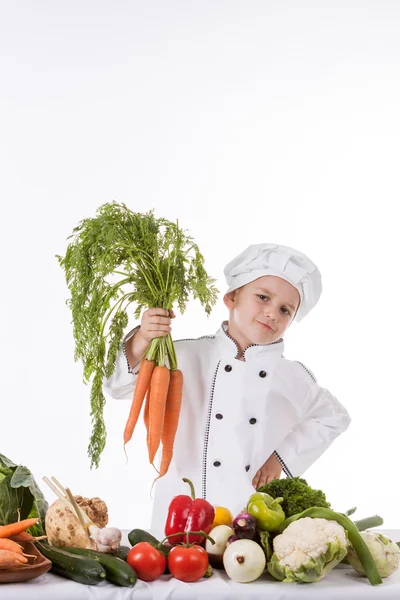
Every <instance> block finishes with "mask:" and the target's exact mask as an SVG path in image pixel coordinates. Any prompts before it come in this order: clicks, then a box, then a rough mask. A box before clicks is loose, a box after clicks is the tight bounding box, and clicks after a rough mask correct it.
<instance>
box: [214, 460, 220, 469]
mask: <svg viewBox="0 0 400 600" xmlns="http://www.w3.org/2000/svg"><path fill="white" fill-rule="evenodd" d="M213 465H214V467H220V466H221V463H220V462H219V460H216V461H215V462H213Z"/></svg>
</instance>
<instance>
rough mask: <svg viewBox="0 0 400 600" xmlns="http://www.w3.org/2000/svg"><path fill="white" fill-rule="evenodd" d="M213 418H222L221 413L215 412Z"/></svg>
mask: <svg viewBox="0 0 400 600" xmlns="http://www.w3.org/2000/svg"><path fill="white" fill-rule="evenodd" d="M215 418H216V419H222V418H223V415H221V413H217V414H216V415H215Z"/></svg>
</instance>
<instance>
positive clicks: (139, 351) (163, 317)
mask: <svg viewBox="0 0 400 600" xmlns="http://www.w3.org/2000/svg"><path fill="white" fill-rule="evenodd" d="M174 318H175V313H174V311H173V310H172V309H171V310H170V311H168V310H166V309H164V308H149V309H148V310H145V311H144V313H143V314H142V320H141V322H140V329H139V331H138V332H137V333H136V335H134V336H133V337H132V338H131V339H130V340H128V341H127V343H126V345H125V350H126V355H127V357H128V360H129V364H130V365H131V367H132V368H134V367H135V366H136V365H137V364H138V363H139V362H140V361H141V360H142V358H143V356H144V355H145V353H146V350H147V348H148V347H149V345H150V342H151V341H152V340H154V338H159V337H165V336H166V335H168V334H169V333H171V319H174Z"/></svg>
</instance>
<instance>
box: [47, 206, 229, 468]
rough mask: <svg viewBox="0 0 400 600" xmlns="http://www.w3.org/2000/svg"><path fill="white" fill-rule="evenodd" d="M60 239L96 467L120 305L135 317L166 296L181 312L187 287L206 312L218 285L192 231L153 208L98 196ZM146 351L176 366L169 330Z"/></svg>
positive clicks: (166, 303) (123, 313)
mask: <svg viewBox="0 0 400 600" xmlns="http://www.w3.org/2000/svg"><path fill="white" fill-rule="evenodd" d="M68 239H72V241H71V242H70V244H69V245H68V247H67V251H66V254H65V256H64V257H61V256H57V258H58V261H59V263H60V266H61V267H62V268H63V269H64V271H65V277H66V282H67V285H68V288H69V291H70V298H69V299H68V300H67V304H68V305H69V307H70V309H71V312H72V320H73V331H74V339H75V360H76V361H78V360H81V361H82V363H83V381H84V383H86V384H88V383H89V382H90V380H91V382H92V385H91V393H90V403H91V417H92V426H93V429H92V435H91V439H90V444H89V448H88V454H89V456H90V458H91V467H93V465H95V466H96V467H98V466H99V460H100V455H101V453H102V451H103V449H104V446H105V443H106V428H105V423H104V419H103V408H104V404H105V398H104V395H103V392H102V384H103V379H104V377H110V376H111V375H112V373H113V372H114V369H115V363H116V357H117V354H118V352H119V350H120V347H121V341H122V337H123V331H124V329H125V327H126V326H127V324H128V311H127V309H128V307H129V306H130V305H131V304H134V305H135V306H136V308H135V311H134V316H135V318H139V316H140V313H141V311H142V310H143V309H145V308H152V307H159V308H165V309H167V310H169V309H171V308H172V306H173V304H174V303H177V305H178V307H179V309H180V311H181V312H182V313H183V312H184V310H185V307H186V303H187V301H188V300H189V297H190V294H192V295H193V297H194V298H197V299H199V300H200V302H201V304H202V305H203V306H204V308H205V311H206V313H207V314H209V313H210V312H211V308H212V306H213V305H214V304H215V302H216V300H217V292H218V290H217V289H216V288H215V287H214V285H213V283H214V281H215V280H214V279H212V278H210V277H209V276H208V275H207V273H206V271H205V269H204V258H203V256H202V254H201V253H200V251H199V248H198V246H197V245H196V244H195V243H194V241H193V239H192V238H191V237H190V236H188V235H186V233H185V231H184V230H182V229H180V228H179V226H178V223H172V222H171V221H167V220H166V219H163V218H156V217H155V216H154V214H153V211H150V212H148V213H145V214H143V213H135V212H132V211H131V210H130V209H128V208H127V207H126V206H125V204H117V203H116V202H112V203H106V204H104V205H102V206H100V208H99V209H98V210H97V213H96V216H95V217H94V218H87V219H84V220H83V221H81V222H80V223H79V224H78V226H77V227H75V228H74V230H73V233H72V235H71V236H69V238H68ZM153 342H154V340H153ZM157 344H158V346H157ZM155 345H156V348H155V347H154V346H155ZM149 350H150V349H149ZM155 350H157V352H155ZM151 351H152V353H153V354H152V355H154V354H155V355H156V356H157V360H158V362H159V363H160V364H163V361H164V359H165V356H166V355H167V354H168V357H169V359H170V362H171V368H177V366H176V356H175V352H174V347H173V343H172V339H171V337H170V336H167V337H166V338H161V339H160V341H159V342H158V341H155V344H152V346H151Z"/></svg>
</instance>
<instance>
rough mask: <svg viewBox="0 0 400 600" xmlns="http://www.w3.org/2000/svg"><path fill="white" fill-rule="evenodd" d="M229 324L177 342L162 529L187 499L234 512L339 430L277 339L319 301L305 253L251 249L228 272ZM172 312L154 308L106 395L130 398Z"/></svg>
mask: <svg viewBox="0 0 400 600" xmlns="http://www.w3.org/2000/svg"><path fill="white" fill-rule="evenodd" d="M224 274H225V276H226V280H227V283H228V290H227V292H226V294H225V296H224V303H225V305H226V307H227V308H228V310H229V319H228V321H227V322H226V321H225V322H224V323H222V325H221V328H220V329H219V330H218V331H217V333H216V334H215V335H210V336H204V337H201V338H198V339H187V340H178V341H176V342H175V345H176V353H177V357H178V365H179V368H180V369H181V370H182V372H183V376H184V387H183V397H182V408H181V414H180V419H179V425H178V430H177V434H176V438H175V445H174V456H173V459H172V462H171V465H170V468H169V471H168V473H167V475H165V476H164V477H163V478H161V479H160V480H158V481H157V484H156V491H155V500H154V509H153V517H152V523H151V527H152V529H154V530H156V531H158V530H159V531H162V530H163V528H164V524H165V519H166V516H167V511H168V506H169V504H170V502H171V500H172V498H173V497H174V496H176V495H177V494H182V493H184V494H187V493H188V491H189V490H188V488H187V484H185V483H183V482H182V478H183V477H187V478H189V479H191V480H192V481H193V483H194V485H195V489H196V492H197V495H198V496H202V497H203V498H207V500H208V501H209V502H211V503H212V504H213V505H219V506H225V507H227V508H229V509H230V510H231V511H232V512H233V514H236V513H238V512H239V511H240V510H241V509H242V508H243V506H244V505H245V503H246V501H247V498H248V497H249V496H250V495H251V494H252V493H253V492H254V488H256V489H257V488H258V487H259V486H261V485H262V484H264V483H267V482H268V481H271V480H272V479H277V478H279V477H280V476H281V473H282V470H283V471H284V472H285V474H286V475H287V476H288V477H292V476H297V475H301V474H302V473H304V471H306V470H307V469H308V468H309V467H310V466H311V465H312V464H313V463H314V462H315V461H316V460H317V459H318V458H319V457H320V456H321V455H322V454H323V453H324V452H325V450H326V449H327V448H328V447H329V446H330V445H331V443H332V442H333V441H334V440H335V438H336V437H337V436H338V435H339V434H340V433H342V432H343V431H345V430H346V429H347V427H348V426H349V423H350V418H349V415H348V413H347V411H346V410H345V408H344V407H343V406H342V405H341V404H340V403H339V402H338V400H337V399H336V398H335V397H334V396H333V395H332V394H331V393H330V392H329V391H328V390H326V389H324V388H322V387H320V386H319V385H318V384H317V382H316V380H315V377H314V375H313V374H312V372H311V371H310V370H309V369H307V368H306V367H305V366H304V365H302V364H301V363H299V362H295V361H290V360H287V359H285V358H284V357H283V339H282V338H283V335H284V333H285V331H286V329H287V328H288V327H289V325H290V324H291V322H292V321H293V319H294V318H296V320H297V321H300V320H301V319H302V318H303V317H304V316H305V315H306V314H307V313H308V312H309V311H310V310H311V309H312V308H313V307H314V306H315V304H316V303H317V302H318V299H319V297H320V295H321V291H322V287H321V275H320V272H319V270H318V269H317V267H316V265H315V264H314V263H313V262H312V261H311V260H310V259H309V258H307V257H306V256H305V255H304V254H302V253H301V252H298V251H297V250H295V249H293V248H289V247H287V246H280V245H277V244H258V245H253V246H250V247H249V248H247V249H246V250H245V251H244V252H242V253H241V254H240V255H239V256H237V257H236V258H235V259H234V260H233V261H232V262H231V263H229V264H228V265H227V266H226V267H225V270H224ZM174 316H175V315H174V313H173V311H170V312H169V313H168V311H166V310H164V309H158V308H152V309H149V310H147V311H145V312H144V313H143V316H142V320H141V324H140V326H139V327H136V328H135V329H134V330H133V331H131V332H130V333H129V334H128V335H127V336H126V337H125V339H124V344H123V350H124V352H123V353H122V352H121V354H120V356H119V359H118V362H117V367H116V370H115V372H114V374H113V376H112V377H111V378H110V379H109V380H108V381H106V382H105V386H104V387H105V391H106V392H108V393H109V394H110V395H111V396H112V397H114V398H126V399H129V400H131V399H132V394H133V390H134V386H135V382H136V378H137V373H138V370H139V366H140V361H141V359H142V358H143V356H144V354H145V352H146V350H147V348H148V346H149V344H150V342H151V340H152V339H153V338H156V337H161V336H165V335H167V333H169V332H170V331H171V321H170V319H171V318H173V317H174Z"/></svg>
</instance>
